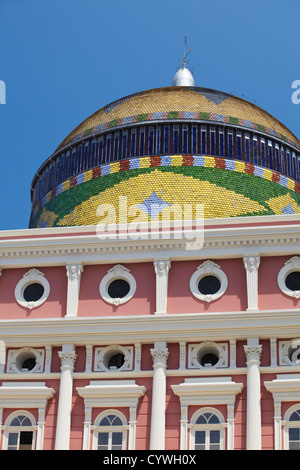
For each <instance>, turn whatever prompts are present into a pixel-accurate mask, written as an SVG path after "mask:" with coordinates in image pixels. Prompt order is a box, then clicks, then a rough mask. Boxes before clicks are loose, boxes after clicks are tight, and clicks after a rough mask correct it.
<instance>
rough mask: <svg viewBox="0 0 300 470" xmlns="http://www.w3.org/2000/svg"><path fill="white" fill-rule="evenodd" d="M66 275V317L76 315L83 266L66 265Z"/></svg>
mask: <svg viewBox="0 0 300 470" xmlns="http://www.w3.org/2000/svg"><path fill="white" fill-rule="evenodd" d="M66 269H67V277H68V297H67V314H66V316H67V317H76V316H77V309H78V300H79V289H80V279H81V273H82V271H83V267H82V266H81V264H69V265H67V266H66Z"/></svg>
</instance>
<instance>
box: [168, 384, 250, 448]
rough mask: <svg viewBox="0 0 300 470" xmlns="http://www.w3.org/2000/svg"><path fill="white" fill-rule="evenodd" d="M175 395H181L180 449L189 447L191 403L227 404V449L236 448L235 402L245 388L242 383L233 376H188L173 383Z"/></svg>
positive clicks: (204, 404)
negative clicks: (188, 428)
mask: <svg viewBox="0 0 300 470" xmlns="http://www.w3.org/2000/svg"><path fill="white" fill-rule="evenodd" d="M171 387H172V389H173V392H174V393H175V395H178V396H179V397H180V406H181V430H180V449H181V450H186V447H187V407H188V406H190V405H199V406H216V405H224V404H225V405H227V426H228V432H227V450H233V448H234V403H235V397H236V395H238V394H239V393H241V391H242V389H243V384H242V383H236V382H233V381H232V378H231V377H205V378H204V377H201V378H200V377H199V378H186V379H185V380H184V382H183V383H181V384H180V385H172V386H171Z"/></svg>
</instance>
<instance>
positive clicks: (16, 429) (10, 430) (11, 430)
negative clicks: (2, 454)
mask: <svg viewBox="0 0 300 470" xmlns="http://www.w3.org/2000/svg"><path fill="white" fill-rule="evenodd" d="M18 416H26V418H28V419H30V421H31V426H11V422H12V421H13V419H14V418H16V417H18ZM3 429H4V435H3V445H2V450H8V438H9V434H18V442H17V449H14V450H19V445H20V434H21V432H22V431H31V432H32V445H31V446H32V448H31V450H35V448H36V432H37V429H38V427H37V425H36V421H35V419H34V417H33V415H32V414H31V413H29V411H26V410H18V411H14V412H13V413H11V414H10V415H9V416H8V418H7V419H6V421H5V426H4V427H3Z"/></svg>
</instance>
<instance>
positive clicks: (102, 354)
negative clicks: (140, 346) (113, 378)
mask: <svg viewBox="0 0 300 470" xmlns="http://www.w3.org/2000/svg"><path fill="white" fill-rule="evenodd" d="M118 353H121V354H124V364H123V365H122V366H121V367H119V368H118V369H116V370H115V371H116V372H119V371H121V370H132V368H133V347H132V346H126V347H125V346H120V345H111V346H106V347H103V348H96V349H95V361H94V370H95V371H105V372H112V371H113V370H112V369H111V368H108V367H107V366H106V357H107V356H108V355H109V356H110V357H111V356H113V355H115V354H118Z"/></svg>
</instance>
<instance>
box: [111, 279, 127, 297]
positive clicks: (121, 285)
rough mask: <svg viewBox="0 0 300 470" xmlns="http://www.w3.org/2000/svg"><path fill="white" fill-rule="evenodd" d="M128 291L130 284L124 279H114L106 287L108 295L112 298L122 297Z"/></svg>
mask: <svg viewBox="0 0 300 470" xmlns="http://www.w3.org/2000/svg"><path fill="white" fill-rule="evenodd" d="M129 291H130V285H129V283H128V282H127V281H126V280H125V279H115V280H114V281H112V282H111V283H110V284H109V286H108V289H107V292H108V295H109V296H110V297H111V298H113V299H123V297H126V295H128V293H129Z"/></svg>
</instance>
